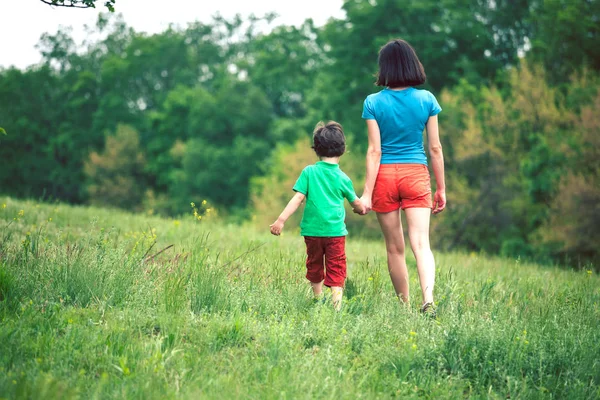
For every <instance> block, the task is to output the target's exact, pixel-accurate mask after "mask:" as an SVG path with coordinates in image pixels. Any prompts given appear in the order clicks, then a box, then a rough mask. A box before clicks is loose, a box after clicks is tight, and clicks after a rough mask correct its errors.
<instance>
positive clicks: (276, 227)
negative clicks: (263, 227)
mask: <svg viewBox="0 0 600 400" xmlns="http://www.w3.org/2000/svg"><path fill="white" fill-rule="evenodd" d="M283 225H284V223H283V221H280V220H277V221H275V222H273V224H272V225H269V226H270V228H271V233H272V234H273V235H275V236H279V235H281V231H282V230H283Z"/></svg>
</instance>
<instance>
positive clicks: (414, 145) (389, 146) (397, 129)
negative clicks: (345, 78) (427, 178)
mask: <svg viewBox="0 0 600 400" xmlns="http://www.w3.org/2000/svg"><path fill="white" fill-rule="evenodd" d="M440 111H442V108H441V107H440V105H439V104H438V102H437V100H436V99H435V96H434V95H433V94H431V92H429V91H427V90H422V89H415V88H413V87H409V88H407V89H404V90H391V89H388V88H386V89H383V90H382V91H380V92H378V93H373V94H371V95H369V96H367V98H366V99H365V102H364V104H363V112H362V117H363V118H364V119H374V120H376V121H377V124H378V125H379V131H380V132H381V164H424V165H427V156H426V155H425V149H424V148H423V129H424V128H425V124H427V120H428V119H429V117H431V116H433V115H437V114H438V113H439V112H440Z"/></svg>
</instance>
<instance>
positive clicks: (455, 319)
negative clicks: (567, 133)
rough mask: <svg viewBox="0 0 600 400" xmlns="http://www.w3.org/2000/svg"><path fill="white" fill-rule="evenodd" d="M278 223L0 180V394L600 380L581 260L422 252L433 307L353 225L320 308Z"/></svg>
mask: <svg viewBox="0 0 600 400" xmlns="http://www.w3.org/2000/svg"><path fill="white" fill-rule="evenodd" d="M368 218H374V216H373V215H370V216H368ZM286 229H287V230H286V232H285V234H284V235H283V236H282V237H279V238H276V237H273V236H271V235H270V234H269V233H268V227H265V228H264V229H263V230H261V231H257V230H256V229H255V228H251V227H240V226H235V225H224V224H219V223H218V222H217V221H216V220H211V218H210V217H207V218H204V219H202V220H201V221H198V220H197V219H195V218H194V217H193V216H191V215H190V216H189V217H186V218H181V219H180V220H176V219H162V218H158V217H155V216H147V215H133V214H127V213H123V212H120V211H114V210H105V209H95V208H84V207H72V206H65V205H54V204H39V203H36V202H32V201H17V200H15V199H11V198H7V197H0V398H7V399H13V398H32V399H52V398H56V399H95V398H127V399H164V398H244V399H297V398H300V399H312V398H325V399H339V398H344V399H350V398H351V399H354V398H365V399H375V398H451V399H454V398H492V399H506V398H511V399H515V398H527V399H529V398H533V399H536V398H540V399H546V398H547V399H555V398H562V399H597V398H599V397H600V345H599V343H600V329H599V325H600V279H599V278H598V276H597V274H596V273H595V272H592V269H593V268H591V266H590V267H589V268H586V269H583V270H578V271H575V270H570V269H568V268H558V267H542V266H538V265H535V264H529V263H524V262H521V261H519V260H514V259H500V258H493V257H484V256H481V255H477V254H458V253H453V254H439V253H436V259H437V266H438V270H437V283H436V301H437V304H438V319H437V321H431V320H427V319H425V318H423V317H422V316H421V315H419V313H418V312H417V308H418V305H419V304H420V291H419V290H418V282H417V274H416V270H415V264H414V259H412V258H411V257H409V264H410V265H409V268H410V272H411V279H412V282H411V284H412V286H411V288H412V293H411V297H412V305H411V307H409V308H406V307H402V306H400V305H399V304H398V301H397V300H396V299H395V297H394V295H393V290H392V286H391V283H390V281H389V277H388V274H387V267H386V262H385V251H384V246H383V241H381V242H369V241H362V240H360V239H358V238H356V237H353V236H352V232H351V233H350V236H349V238H348V242H347V243H348V244H347V253H348V261H349V272H348V276H349V279H348V281H347V288H346V292H345V298H344V305H343V308H342V311H341V312H339V313H336V312H335V311H333V309H332V307H331V305H330V304H313V302H312V300H311V297H310V288H309V285H308V284H307V282H306V281H305V278H304V265H303V262H304V243H303V241H302V239H301V238H300V237H299V236H298V234H297V231H296V230H295V229H294V227H292V226H287V227H286ZM171 245H172V247H168V246H171ZM163 250H164V251H163ZM161 251H162V252H161Z"/></svg>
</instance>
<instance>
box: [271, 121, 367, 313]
mask: <svg viewBox="0 0 600 400" xmlns="http://www.w3.org/2000/svg"><path fill="white" fill-rule="evenodd" d="M312 148H313V149H314V150H315V153H317V156H318V157H319V158H320V161H319V162H317V163H316V164H314V165H309V166H307V167H306V168H304V170H303V171H302V173H301V174H300V177H299V178H298V180H297V181H296V184H295V185H294V188H293V190H294V191H295V192H296V194H295V195H294V197H292V199H291V200H290V202H289V203H288V205H287V206H286V207H285V209H284V210H283V212H282V213H281V215H280V216H279V218H277V221H275V222H274V223H273V225H271V233H272V234H273V235H276V236H279V235H280V234H281V231H282V230H283V225H284V224H285V222H286V221H287V219H288V218H289V217H290V216H291V215H292V214H293V213H294V212H295V211H296V210H297V209H298V207H299V206H300V204H302V202H303V201H304V199H306V207H305V208H304V214H303V216H302V222H301V223H300V228H301V232H300V234H301V235H302V236H304V241H305V243H306V254H307V256H308V257H307V259H306V278H307V279H308V280H309V281H310V284H311V286H312V289H313V293H314V295H315V298H320V297H321V295H322V293H323V284H325V286H327V287H330V288H331V300H332V302H333V305H334V307H335V309H336V310H339V309H340V307H341V305H342V293H343V288H344V281H345V279H346V249H345V243H346V241H345V239H346V235H347V234H348V231H347V230H346V224H345V223H344V219H345V217H346V211H345V210H344V198H345V199H347V200H348V201H349V202H350V204H351V205H352V209H353V210H354V212H355V213H358V214H362V213H363V212H364V207H363V205H362V203H361V202H360V199H359V198H358V197H357V196H356V193H355V192H354V187H353V186H352V181H351V180H350V178H348V176H347V175H346V174H344V173H343V172H342V171H341V170H340V167H339V165H338V163H339V161H340V157H341V156H342V154H344V152H345V151H346V138H345V136H344V131H343V130H342V126H341V125H340V124H338V123H337V122H333V121H331V122H328V123H327V124H323V123H322V122H319V123H318V124H317V126H316V127H315V130H314V132H313V146H312ZM323 258H325V265H323Z"/></svg>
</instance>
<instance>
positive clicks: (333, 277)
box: [304, 236, 346, 287]
mask: <svg viewBox="0 0 600 400" xmlns="http://www.w3.org/2000/svg"><path fill="white" fill-rule="evenodd" d="M304 242H305V243H306V255H307V258H306V279H308V280H309V281H311V282H312V283H319V282H322V281H323V280H325V286H329V287H331V286H337V287H344V281H345V280H346V237H345V236H339V237H314V236H305V237H304ZM323 258H325V263H323Z"/></svg>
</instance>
